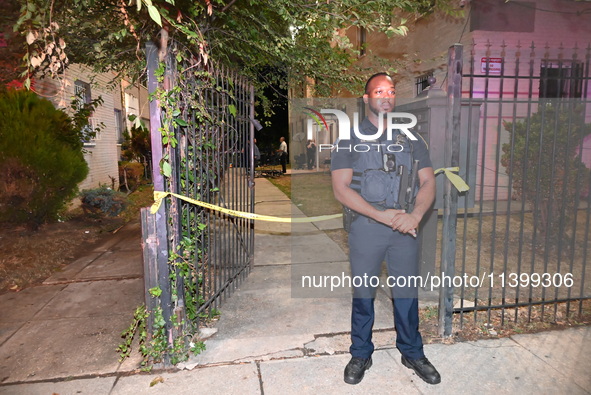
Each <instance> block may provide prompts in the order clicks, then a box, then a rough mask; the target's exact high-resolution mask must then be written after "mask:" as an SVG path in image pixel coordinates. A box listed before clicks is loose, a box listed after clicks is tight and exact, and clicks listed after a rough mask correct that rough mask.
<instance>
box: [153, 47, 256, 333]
mask: <svg viewBox="0 0 591 395" xmlns="http://www.w3.org/2000/svg"><path fill="white" fill-rule="evenodd" d="M147 55H148V72H149V79H148V84H149V86H148V90H149V92H150V94H152V95H155V97H154V98H153V100H152V102H151V106H153V107H152V108H151V111H150V112H151V128H152V151H153V158H154V167H155V169H156V170H155V171H154V187H155V190H161V191H166V192H172V193H175V194H178V195H179V196H182V197H185V198H189V199H194V200H196V201H198V202H204V203H210V204H214V205H216V206H219V207H221V208H222V209H221V210H215V209H209V208H203V207H202V206H200V205H198V204H194V203H191V202H188V201H186V200H183V199H181V198H177V197H171V198H170V199H167V200H166V204H165V205H164V204H163V205H162V207H161V209H160V210H159V212H158V213H157V214H156V219H155V224H154V225H153V228H155V229H153V232H152V233H151V232H150V231H149V230H146V229H145V230H144V234H145V235H146V234H147V235H148V236H147V237H146V236H144V239H145V240H146V241H145V243H146V244H147V245H150V244H149V243H150V236H149V235H150V234H152V235H153V236H152V238H155V239H157V241H153V243H152V244H153V246H152V250H154V251H153V252H152V253H149V252H148V254H147V253H146V248H145V249H144V251H145V252H144V260H145V261H152V262H151V263H150V262H148V263H147V264H145V268H146V270H145V282H146V304H147V308H148V311H153V310H154V309H155V308H158V305H159V306H160V307H161V308H162V310H163V311H162V313H163V314H162V315H163V317H164V320H165V321H166V324H167V329H168V330H171V331H173V332H174V331H175V330H179V328H178V326H179V325H175V322H176V323H181V322H182V326H183V327H186V326H189V327H191V328H193V330H192V331H189V332H194V330H195V328H197V327H198V326H199V321H200V320H201V319H207V318H208V317H211V316H212V315H213V314H216V309H217V308H218V307H219V306H220V304H221V303H222V301H223V300H224V299H225V298H226V297H227V296H228V295H229V294H231V293H232V291H233V290H234V289H235V288H236V287H237V285H239V284H240V282H241V281H242V280H243V279H244V278H245V277H246V276H247V275H248V273H249V271H250V269H251V267H252V263H253V247H254V226H253V220H251V219H246V218H241V217H232V216H229V215H228V214H227V213H226V212H225V211H224V209H230V210H236V211H244V212H253V208H254V189H253V185H254V184H253V183H252V179H253V176H254V169H253V167H252V166H251V164H252V163H253V160H252V159H253V156H252V155H253V151H252V147H253V144H252V141H253V135H254V130H253V126H252V122H251V121H250V120H251V119H253V112H254V107H253V106H254V97H253V96H254V90H253V87H252V85H251V84H249V82H248V81H247V80H246V79H245V78H243V77H241V76H239V75H238V74H237V73H235V72H233V71H231V70H228V69H225V68H223V67H220V68H216V69H215V70H211V63H210V64H208V66H209V68H210V69H209V70H205V69H204V64H203V63H202V62H201V63H200V62H198V60H197V59H195V58H192V59H184V58H183V56H181V55H180V54H179V53H178V51H177V50H176V47H175V45H174V43H172V44H171V45H169V47H168V53H167V56H166V58H165V60H164V62H159V60H158V50H157V48H156V47H155V46H154V45H153V44H149V45H148V46H147ZM158 87H161V88H162V87H163V88H164V89H161V90H158V89H157V88H158ZM158 92H159V93H158ZM157 163H160V166H157ZM142 220H143V222H146V221H144V218H142ZM146 255H148V257H147V256H146ZM154 287H159V289H160V290H161V291H162V292H161V294H160V295H159V301H158V302H155V301H154V298H153V297H152V296H153V293H151V292H150V290H151V289H153V288H154ZM150 319H151V317H149V320H150ZM152 324H153V323H150V322H149V325H150V327H152ZM171 338H176V336H171Z"/></svg>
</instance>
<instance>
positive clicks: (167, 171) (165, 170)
mask: <svg viewBox="0 0 591 395" xmlns="http://www.w3.org/2000/svg"><path fill="white" fill-rule="evenodd" d="M162 174H164V175H165V176H166V177H170V175H171V174H172V167H171V166H170V163H168V162H162Z"/></svg>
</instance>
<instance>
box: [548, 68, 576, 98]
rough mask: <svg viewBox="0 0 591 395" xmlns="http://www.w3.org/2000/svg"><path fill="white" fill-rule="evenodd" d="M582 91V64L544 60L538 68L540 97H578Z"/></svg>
mask: <svg viewBox="0 0 591 395" xmlns="http://www.w3.org/2000/svg"><path fill="white" fill-rule="evenodd" d="M582 93H583V64H582V63H579V62H565V61H548V60H546V61H544V62H543V63H542V66H541V68H540V97H543V98H580V97H581V96H582Z"/></svg>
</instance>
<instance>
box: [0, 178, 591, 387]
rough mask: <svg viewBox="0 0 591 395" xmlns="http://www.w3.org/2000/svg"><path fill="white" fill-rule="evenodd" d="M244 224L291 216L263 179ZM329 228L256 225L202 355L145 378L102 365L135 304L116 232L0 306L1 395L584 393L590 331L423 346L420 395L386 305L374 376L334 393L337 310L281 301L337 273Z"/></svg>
mask: <svg viewBox="0 0 591 395" xmlns="http://www.w3.org/2000/svg"><path fill="white" fill-rule="evenodd" d="M256 211H257V212H258V213H261V214H271V215H278V216H288V215H291V216H296V217H297V216H302V213H301V212H300V211H299V210H298V209H297V207H295V206H293V205H292V204H291V203H290V201H289V200H288V199H287V198H286V197H285V195H283V194H282V193H281V192H280V191H279V190H277V189H276V188H275V187H274V186H273V185H272V184H271V183H270V182H269V181H268V180H266V179H257V185H256ZM330 226H335V227H336V226H339V224H338V221H335V222H333V223H332V224H326V223H317V224H306V225H302V226H298V227H294V228H292V227H291V226H290V225H289V224H278V223H267V222H257V223H256V227H255V229H256V238H255V266H254V268H253V270H252V272H251V274H250V276H249V277H248V278H247V279H246V281H245V282H244V283H243V284H242V286H241V287H240V288H239V289H238V290H237V291H236V292H235V293H234V294H233V295H232V296H231V297H230V298H229V299H228V300H227V301H226V302H225V304H224V305H223V306H222V308H221V311H222V315H221V318H220V320H219V322H218V323H217V326H216V327H217V329H218V332H217V333H216V334H215V335H214V336H213V337H212V338H210V339H208V340H207V341H206V346H207V350H206V351H205V352H203V353H202V354H200V355H198V356H196V357H194V358H192V359H191V360H190V361H188V362H186V363H185V364H183V365H182V366H180V367H179V369H178V370H174V371H166V372H163V371H161V372H152V373H149V374H147V373H138V372H137V368H138V366H139V361H140V358H139V355H137V354H133V355H132V357H131V358H130V359H128V360H127V361H125V362H124V363H122V364H120V363H118V362H117V359H118V354H117V353H116V352H115V348H116V347H117V345H118V344H119V343H121V341H122V340H121V338H120V333H121V332H122V331H123V330H124V329H125V328H126V327H127V326H129V324H130V323H131V318H132V314H133V311H134V310H135V308H136V307H137V306H138V305H139V304H141V303H142V298H143V280H142V264H141V248H140V230H139V224H132V225H130V226H127V227H125V228H123V229H122V230H121V231H119V233H118V234H116V235H115V237H113V239H112V240H110V241H109V242H108V243H107V244H106V245H104V246H101V247H100V248H97V249H95V250H93V251H91V252H90V253H89V255H88V257H85V258H83V259H81V260H79V261H77V262H75V263H73V264H71V265H69V266H68V268H67V269H66V270H65V271H64V272H62V273H60V274H59V275H56V276H53V277H52V278H50V279H48V280H47V281H46V282H45V283H44V285H41V286H38V287H33V288H29V289H26V290H23V291H22V292H19V293H11V294H5V295H1V296H0V311H1V312H2V313H1V316H0V394H52V393H57V394H60V395H64V394H144V393H145V394H151V393H153V394H169V395H170V394H195V393H201V392H206V393H208V394H229V393H241V394H263V393H264V394H292V393H293V394H312V393H329V394H357V393H359V394H361V393H363V394H383V393H441V394H456V393H466V394H472V393H481V392H494V393H517V392H519V393H533V392H535V393H542V394H545V393H547V394H554V393H574V394H585V393H591V375H590V374H589V371H590V370H591V328H590V327H581V328H575V329H569V330H563V331H554V332H543V333H538V334H531V335H517V336H513V337H511V338H503V339H492V340H482V341H477V342H465V343H456V344H451V345H444V344H433V345H426V346H425V352H426V354H427V356H428V357H429V359H430V360H431V361H432V362H433V364H434V365H435V366H436V367H437V368H438V369H439V371H440V372H441V375H442V383H441V384H439V385H436V386H431V385H428V384H426V383H424V382H423V381H422V380H420V379H419V378H418V377H417V376H416V375H415V374H414V373H413V372H412V371H411V370H409V369H407V368H405V367H404V366H402V364H401V363H400V354H399V352H398V351H397V350H396V348H395V347H394V345H393V344H394V337H395V332H394V330H393V318H392V313H391V302H390V300H389V298H388V296H387V294H386V293H385V292H380V293H378V297H377V300H376V323H375V326H374V328H375V332H374V337H375V339H374V343H375V344H376V347H377V351H376V352H375V354H374V364H373V366H372V368H371V369H370V370H369V371H368V372H367V373H366V376H365V378H364V380H363V381H362V382H361V383H360V384H359V385H356V386H351V385H348V384H345V383H344V382H343V369H344V367H345V365H346V364H347V362H348V360H349V355H348V352H347V350H348V347H349V335H348V332H349V330H350V318H349V314H350V299H349V298H348V297H346V296H347V295H344V296H345V297H331V298H327V297H316V298H313V297H302V296H310V295H294V294H292V285H293V284H292V282H293V278H294V276H293V273H300V272H302V271H305V270H308V269H312V268H319V267H325V268H326V267H328V268H330V270H331V271H333V270H341V271H343V272H347V271H348V264H347V257H346V255H345V254H344V253H343V251H341V250H340V248H339V247H338V246H337V245H336V244H335V243H334V242H333V241H332V240H331V239H330V238H328V237H327V236H326V235H325V234H324V233H323V232H322V231H320V228H326V227H330ZM341 296H343V295H341ZM155 379H158V380H157V381H158V383H157V384H155V385H154V386H152V387H150V383H151V382H152V381H154V380H155Z"/></svg>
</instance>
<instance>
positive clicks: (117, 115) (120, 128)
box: [114, 109, 123, 144]
mask: <svg viewBox="0 0 591 395" xmlns="http://www.w3.org/2000/svg"><path fill="white" fill-rule="evenodd" d="M114 111H115V127H116V128H117V129H116V133H117V144H121V143H123V118H122V116H123V114H122V112H121V110H117V109H115V110H114Z"/></svg>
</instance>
